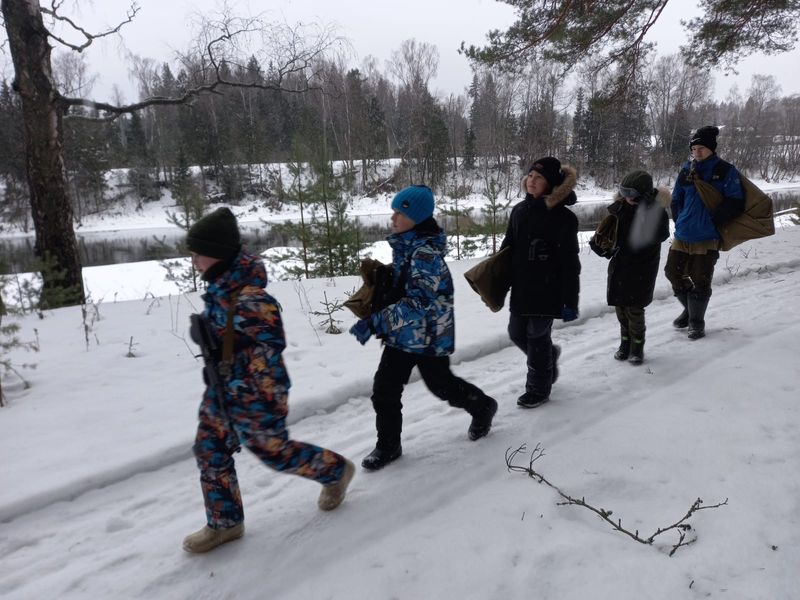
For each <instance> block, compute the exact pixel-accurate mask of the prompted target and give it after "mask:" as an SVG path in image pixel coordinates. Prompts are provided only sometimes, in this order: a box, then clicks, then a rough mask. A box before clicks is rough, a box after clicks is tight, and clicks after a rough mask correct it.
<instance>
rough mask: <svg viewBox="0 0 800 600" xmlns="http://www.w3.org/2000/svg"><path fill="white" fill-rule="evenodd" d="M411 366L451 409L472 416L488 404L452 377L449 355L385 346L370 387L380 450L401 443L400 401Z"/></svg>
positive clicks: (476, 390) (473, 388)
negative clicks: (424, 353) (429, 354)
mask: <svg viewBox="0 0 800 600" xmlns="http://www.w3.org/2000/svg"><path fill="white" fill-rule="evenodd" d="M414 367H417V368H418V369H419V374H420V375H421V376H422V381H424V382H425V385H426V386H427V388H428V389H429V390H430V391H431V392H432V393H433V395H434V396H436V397H438V398H440V399H442V400H445V401H447V402H448V403H449V404H450V406H455V407H456V408H463V409H464V410H466V411H467V412H468V413H470V414H472V415H474V414H475V413H477V412H479V411H480V410H481V409H482V408H483V407H484V406H485V405H486V404H487V403H488V402H489V398H488V396H486V394H484V393H483V392H482V391H481V390H480V389H479V388H478V387H476V386H474V385H472V384H471V383H469V382H468V381H464V380H463V379H461V378H460V377H456V376H455V375H454V374H453V372H452V371H451V370H450V357H449V356H423V355H421V354H412V353H411V352H403V351H402V350H397V349H396V348H391V347H389V346H386V347H384V349H383V354H382V355H381V362H380V363H379V364H378V371H377V372H376V373H375V380H374V382H373V385H372V407H373V408H374V409H375V427H376V429H377V430H378V444H377V445H378V447H379V448H381V449H384V450H393V449H394V448H396V447H397V446H398V445H399V444H400V433H401V431H402V430H403V412H402V411H403V403H402V402H401V400H400V399H401V397H402V395H403V388H404V387H405V385H406V384H407V383H408V379H409V377H410V376H411V371H412V369H413V368H414Z"/></svg>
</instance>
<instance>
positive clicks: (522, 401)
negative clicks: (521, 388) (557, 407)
mask: <svg viewBox="0 0 800 600" xmlns="http://www.w3.org/2000/svg"><path fill="white" fill-rule="evenodd" d="M549 400H550V396H543V395H541V394H537V393H536V392H525V393H524V394H522V396H520V397H519V398H517V406H519V407H520V408H536V407H537V406H541V405H542V404H544V403H545V402H548V401H549Z"/></svg>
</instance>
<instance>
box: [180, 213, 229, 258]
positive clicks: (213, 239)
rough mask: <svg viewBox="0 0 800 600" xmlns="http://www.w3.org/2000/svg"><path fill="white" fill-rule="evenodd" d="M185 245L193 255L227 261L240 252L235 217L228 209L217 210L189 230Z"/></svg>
mask: <svg viewBox="0 0 800 600" xmlns="http://www.w3.org/2000/svg"><path fill="white" fill-rule="evenodd" d="M186 245H187V246H188V247H189V250H191V251H192V252H194V253H195V254H201V255H202V256H208V257H211V258H221V259H223V260H228V259H231V258H233V257H234V256H236V255H237V254H238V253H239V250H241V248H242V246H241V238H240V236H239V226H238V225H237V224H236V217H235V216H234V215H233V213H232V212H231V210H230V209H229V208H225V207H223V208H218V209H217V210H215V211H214V212H212V213H209V214H207V215H206V216H204V217H203V218H202V219H200V220H199V221H197V222H196V223H195V224H194V225H192V226H191V227H190V228H189V233H187V234H186Z"/></svg>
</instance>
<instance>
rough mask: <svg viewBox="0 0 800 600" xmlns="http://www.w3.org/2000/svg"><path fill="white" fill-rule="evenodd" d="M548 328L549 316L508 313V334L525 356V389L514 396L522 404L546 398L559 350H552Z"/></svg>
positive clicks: (532, 404) (550, 325) (533, 404)
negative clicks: (522, 392) (520, 394)
mask: <svg viewBox="0 0 800 600" xmlns="http://www.w3.org/2000/svg"><path fill="white" fill-rule="evenodd" d="M552 329H553V319H552V318H550V317H519V316H517V315H515V314H513V313H512V314H511V318H510V319H509V322H508V335H509V337H510V338H511V341H512V342H514V344H515V345H516V346H517V347H518V348H519V349H520V350H522V351H523V352H524V353H525V356H526V357H527V366H528V374H527V377H526V379H525V393H524V394H523V395H522V396H520V397H519V399H518V400H517V404H518V405H519V406H521V407H523V408H535V407H536V406H539V405H540V404H544V403H545V402H547V401H548V400H549V399H550V390H551V388H552V387H553V381H554V370H555V361H556V359H557V357H558V354H559V353H558V352H554V351H553V341H552V338H551V334H552Z"/></svg>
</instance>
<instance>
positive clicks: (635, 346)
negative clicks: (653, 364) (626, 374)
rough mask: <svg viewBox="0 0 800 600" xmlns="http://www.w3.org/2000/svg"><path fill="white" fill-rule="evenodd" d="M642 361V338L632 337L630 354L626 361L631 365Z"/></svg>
mask: <svg viewBox="0 0 800 600" xmlns="http://www.w3.org/2000/svg"><path fill="white" fill-rule="evenodd" d="M643 361H644V338H642V339H633V340H632V341H631V356H630V358H629V359H628V362H629V363H631V364H632V365H640V364H642V362H643Z"/></svg>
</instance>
